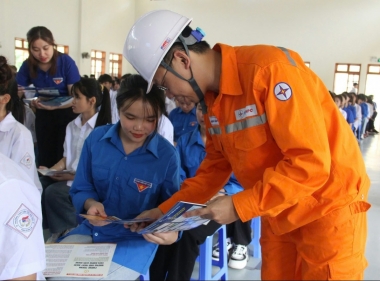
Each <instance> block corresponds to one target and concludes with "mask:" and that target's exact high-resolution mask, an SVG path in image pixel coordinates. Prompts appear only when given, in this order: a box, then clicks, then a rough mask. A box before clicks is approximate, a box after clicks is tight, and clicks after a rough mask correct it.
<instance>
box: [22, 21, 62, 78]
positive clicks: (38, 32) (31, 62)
mask: <svg viewBox="0 0 380 281" xmlns="http://www.w3.org/2000/svg"><path fill="white" fill-rule="evenodd" d="M26 38H27V40H28V51H29V57H28V66H29V73H30V77H32V78H36V77H37V69H38V64H39V61H38V60H37V59H36V58H35V57H34V56H33V55H32V53H31V51H30V49H31V48H32V45H33V43H34V41H36V40H38V39H42V40H44V41H45V42H46V43H48V44H49V45H52V46H53V57H52V58H51V61H50V62H51V66H50V68H49V70H48V71H49V73H50V75H54V74H55V73H56V72H57V60H58V56H59V52H58V51H57V50H56V47H57V45H56V44H55V41H54V37H53V33H52V32H51V31H50V30H49V29H47V28H46V27H45V26H35V27H33V28H31V29H30V30H29V31H28V33H27V34H26Z"/></svg>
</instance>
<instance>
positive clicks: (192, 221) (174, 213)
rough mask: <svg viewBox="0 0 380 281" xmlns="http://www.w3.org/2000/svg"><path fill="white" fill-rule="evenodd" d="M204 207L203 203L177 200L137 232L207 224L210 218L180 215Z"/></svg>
mask: <svg viewBox="0 0 380 281" xmlns="http://www.w3.org/2000/svg"><path fill="white" fill-rule="evenodd" d="M203 207H206V205H203V204H196V203H190V202H184V201H179V202H177V204H175V205H174V207H173V208H171V209H170V210H169V211H168V212H167V213H166V214H165V215H164V216H163V217H161V218H160V219H158V220H156V221H155V222H153V223H152V224H150V225H148V226H147V227H146V228H144V229H142V230H140V231H139V232H138V233H139V234H147V233H154V232H169V231H183V230H189V229H192V228H195V227H198V226H200V225H202V224H207V223H208V222H209V221H210V220H208V219H203V218H201V217H199V216H194V217H190V218H185V217H183V216H182V215H183V214H184V213H186V212H188V211H192V210H195V209H199V208H203Z"/></svg>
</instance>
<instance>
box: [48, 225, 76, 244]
mask: <svg viewBox="0 0 380 281" xmlns="http://www.w3.org/2000/svg"><path fill="white" fill-rule="evenodd" d="M73 229H74V228H70V229H66V230H64V231H62V232H59V233H52V235H51V236H50V237H49V238H48V239H47V240H46V242H45V244H53V243H56V242H57V240H58V239H59V238H60V237H61V236H65V235H66V234H67V233H69V232H70V231H71V230H73Z"/></svg>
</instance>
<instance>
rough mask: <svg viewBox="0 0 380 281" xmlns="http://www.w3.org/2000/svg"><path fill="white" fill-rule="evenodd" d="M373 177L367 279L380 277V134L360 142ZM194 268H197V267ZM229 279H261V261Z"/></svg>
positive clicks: (252, 261) (253, 261) (234, 272)
mask: <svg viewBox="0 0 380 281" xmlns="http://www.w3.org/2000/svg"><path fill="white" fill-rule="evenodd" d="M359 145H360V148H361V150H362V153H363V157H364V160H365V163H366V167H367V172H368V175H369V177H370V179H371V189H370V192H369V202H370V203H371V204H372V207H371V209H370V210H369V211H368V239H367V252H366V257H367V260H368V263H369V266H368V268H367V269H366V271H365V275H364V279H365V280H379V278H380V219H379V218H380V136H379V135H376V136H370V137H368V138H366V139H364V140H362V141H361V143H360V144H359ZM194 270H197V269H196V268H195V269H194ZM228 279H229V280H260V261H259V260H257V259H250V260H249V261H248V265H247V267H246V268H245V269H242V270H235V269H229V270H228Z"/></svg>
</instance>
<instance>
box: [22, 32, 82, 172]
mask: <svg viewBox="0 0 380 281" xmlns="http://www.w3.org/2000/svg"><path fill="white" fill-rule="evenodd" d="M27 40H28V46H29V47H28V50H29V57H28V58H27V59H26V60H25V61H24V62H23V64H22V65H21V67H20V69H19V71H18V73H17V83H18V84H19V85H20V86H23V87H26V86H29V85H31V84H33V85H34V86H35V87H38V88H44V87H54V88H56V89H58V91H59V94H60V96H68V95H69V93H70V89H71V87H72V85H73V84H74V83H75V82H77V81H79V79H80V75H79V70H78V67H77V66H76V64H75V62H74V60H73V59H72V58H71V57H69V56H68V55H66V54H62V53H59V52H58V51H57V49H56V44H55V42H54V38H53V34H52V33H51V31H50V30H49V29H47V28H46V27H44V26H36V27H33V28H32V29H30V30H29V31H28V33H27ZM32 106H34V107H35V108H36V121H35V126H36V136H37V147H38V163H39V165H42V166H46V167H51V166H53V165H54V164H55V163H57V162H58V161H59V160H60V159H61V158H62V154H63V142H64V140H65V131H66V126H67V124H68V123H69V122H70V121H71V120H73V119H74V118H75V117H76V116H77V115H76V114H74V113H73V111H72V110H71V104H67V105H64V106H59V107H57V106H46V105H43V104H41V103H40V102H39V101H38V100H37V101H34V102H32Z"/></svg>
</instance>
